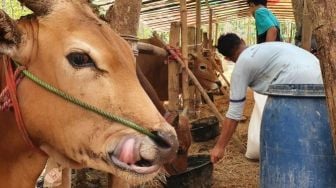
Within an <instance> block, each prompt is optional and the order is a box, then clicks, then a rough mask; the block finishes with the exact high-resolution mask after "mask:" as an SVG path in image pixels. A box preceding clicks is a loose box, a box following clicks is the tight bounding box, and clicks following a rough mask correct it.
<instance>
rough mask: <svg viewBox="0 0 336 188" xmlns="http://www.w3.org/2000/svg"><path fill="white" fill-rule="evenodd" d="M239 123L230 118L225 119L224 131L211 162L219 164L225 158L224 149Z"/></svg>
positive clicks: (213, 152)
mask: <svg viewBox="0 0 336 188" xmlns="http://www.w3.org/2000/svg"><path fill="white" fill-rule="evenodd" d="M237 125H238V121H237V120H234V119H230V118H225V120H224V122H223V124H222V131H221V134H220V136H219V139H218V140H217V143H216V145H215V147H214V148H213V150H212V151H211V162H213V163H217V162H218V161H219V160H220V159H221V158H223V156H224V149H225V147H226V146H227V145H228V143H229V141H230V139H231V137H232V135H233V133H234V132H235V130H236V127H237Z"/></svg>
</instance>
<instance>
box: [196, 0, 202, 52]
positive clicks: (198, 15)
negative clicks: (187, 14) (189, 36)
mask: <svg viewBox="0 0 336 188" xmlns="http://www.w3.org/2000/svg"><path fill="white" fill-rule="evenodd" d="M201 41H202V33H201V0H196V53H197V54H201V50H202V46H201Z"/></svg>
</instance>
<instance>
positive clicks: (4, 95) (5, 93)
mask: <svg viewBox="0 0 336 188" xmlns="http://www.w3.org/2000/svg"><path fill="white" fill-rule="evenodd" d="M25 69H26V67H24V66H20V67H18V68H17V69H16V70H15V72H14V78H15V84H16V86H15V87H17V85H19V83H20V82H21V80H22V78H23V75H22V74H21V71H22V70H25ZM11 108H13V102H12V100H11V97H10V93H9V89H8V86H6V87H5V88H4V89H3V90H2V91H1V92H0V111H3V112H4V111H9V110H10V109H11Z"/></svg>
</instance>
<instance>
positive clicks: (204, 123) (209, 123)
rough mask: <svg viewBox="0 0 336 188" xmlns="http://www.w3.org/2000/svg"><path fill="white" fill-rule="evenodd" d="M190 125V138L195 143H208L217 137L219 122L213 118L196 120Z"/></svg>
mask: <svg viewBox="0 0 336 188" xmlns="http://www.w3.org/2000/svg"><path fill="white" fill-rule="evenodd" d="M191 125H192V127H191V130H190V131H191V136H192V138H193V140H194V141H195V142H204V141H208V140H211V139H213V138H215V137H216V136H218V135H219V122H218V120H217V118H216V117H214V116H212V117H207V118H202V119H199V120H196V121H194V122H192V123H191Z"/></svg>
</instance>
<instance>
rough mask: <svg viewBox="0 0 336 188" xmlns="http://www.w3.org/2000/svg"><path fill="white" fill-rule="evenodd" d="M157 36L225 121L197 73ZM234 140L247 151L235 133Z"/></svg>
mask: <svg viewBox="0 0 336 188" xmlns="http://www.w3.org/2000/svg"><path fill="white" fill-rule="evenodd" d="M156 38H157V39H158V40H159V41H160V42H161V43H162V45H164V46H165V48H166V50H167V51H168V52H169V53H170V54H171V55H173V56H174V58H175V59H176V61H177V62H178V63H179V64H180V65H181V68H182V69H183V70H184V72H186V73H187V74H188V76H189V77H190V79H191V81H192V82H193V83H194V84H195V86H196V87H197V89H198V90H199V91H200V92H201V94H202V96H203V98H204V99H205V101H206V103H207V104H208V105H209V107H210V109H211V110H212V112H213V113H214V115H215V116H216V117H217V119H218V120H219V121H220V122H223V121H224V117H223V116H222V114H220V112H219V111H218V110H217V108H216V106H215V104H214V103H213V102H212V101H211V99H210V98H209V96H208V94H207V93H206V92H205V90H204V89H203V87H202V86H201V84H200V83H199V81H198V80H197V78H196V77H195V75H194V74H193V73H192V71H191V70H190V69H189V68H188V67H187V66H186V63H185V62H183V60H182V59H181V58H180V57H179V56H178V55H177V54H176V52H175V51H174V50H173V49H172V48H171V47H170V46H168V45H166V44H165V42H164V41H162V40H161V39H160V38H158V37H157V36H156ZM232 139H233V141H234V144H235V145H236V146H237V147H239V149H240V150H241V151H245V147H244V145H243V144H242V142H241V141H240V140H239V138H238V137H237V136H236V135H234V136H233V138H232Z"/></svg>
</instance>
